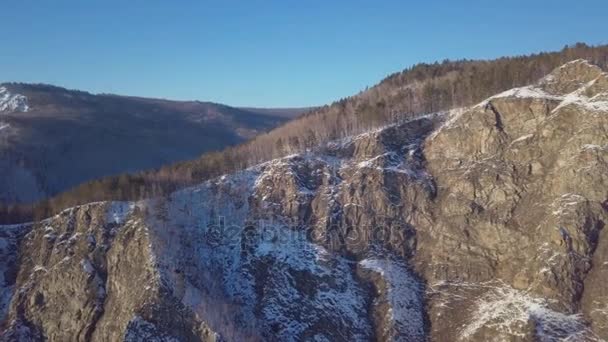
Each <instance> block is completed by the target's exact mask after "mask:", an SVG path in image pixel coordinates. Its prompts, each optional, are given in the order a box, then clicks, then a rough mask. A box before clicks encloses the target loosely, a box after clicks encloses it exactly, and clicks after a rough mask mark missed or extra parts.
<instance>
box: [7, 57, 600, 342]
mask: <svg viewBox="0 0 608 342" xmlns="http://www.w3.org/2000/svg"><path fill="white" fill-rule="evenodd" d="M606 222H608V76H607V75H606V74H605V73H603V72H602V71H601V70H600V69H599V68H597V67H594V66H592V65H590V64H588V63H587V62H585V61H580V60H579V61H574V62H571V63H568V64H566V65H564V66H563V67H561V68H559V69H557V70H555V71H554V72H553V73H551V74H550V75H548V76H547V77H545V78H544V79H542V80H541V81H539V83H538V84H536V85H532V86H528V87H524V88H518V89H513V90H510V91H508V92H505V93H502V94H498V95H496V96H494V97H491V98H489V99H488V100H486V101H484V102H482V103H480V104H478V105H476V106H473V107H471V108H465V109H459V110H453V111H451V112H449V113H440V114H436V115H429V116H425V117H420V118H418V119H416V120H412V121H409V122H402V123H399V124H395V125H392V126H389V127H385V128H382V129H379V130H376V131H373V132H368V133H365V134H362V135H359V136H356V137H352V138H350V139H344V140H342V141H337V142H333V143H331V144H328V145H327V146H323V147H320V148H319V149H318V150H316V151H313V152H307V153H303V154H298V155H292V156H288V157H285V158H281V159H277V160H273V161H270V162H267V163H264V164H261V165H258V166H256V167H253V168H250V169H247V170H244V171H242V172H239V173H236V174H232V175H226V176H223V177H221V178H219V179H216V180H213V181H209V182H206V183H203V184H201V185H199V186H197V187H194V188H189V189H185V190H182V191H179V192H176V193H174V194H172V195H171V196H168V197H167V198H156V199H151V200H147V201H141V202H137V203H94V204H88V205H83V206H80V207H77V208H73V209H71V210H68V211H65V212H63V213H62V214H60V215H58V216H56V217H53V218H49V219H47V220H45V221H42V222H38V223H33V224H31V225H24V226H11V227H3V228H2V230H0V234H1V235H0V238H1V240H0V255H1V256H2V257H3V258H2V259H1V260H0V267H2V270H1V271H3V272H4V278H0V279H2V280H4V283H3V284H0V285H1V286H2V287H0V290H1V291H2V292H1V293H0V294H1V296H0V309H1V310H0V314H2V315H3V316H4V317H3V318H2V319H3V323H2V324H3V325H2V326H1V328H2V336H3V338H4V339H6V340H27V339H30V340H43V339H48V340H56V341H63V340H79V341H88V340H91V341H105V340H125V341H140V340H141V341H144V340H145V341H150V340H157V341H190V340H193V341H197V340H205V341H214V340H229V341H247V340H253V341H256V340H270V341H273V340H281V341H301V340H306V341H362V340H380V341H427V340H432V341H454V340H462V341H560V340H568V341H601V340H605V339H608V287H606V286H605V283H606V281H608V236H607V235H606V229H605V224H606ZM9 299H10V306H6V305H3V303H8V302H9Z"/></svg>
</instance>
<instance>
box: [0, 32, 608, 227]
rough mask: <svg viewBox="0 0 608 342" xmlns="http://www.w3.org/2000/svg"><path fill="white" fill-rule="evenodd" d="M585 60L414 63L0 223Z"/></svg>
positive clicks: (216, 171)
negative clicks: (282, 119)
mask: <svg viewBox="0 0 608 342" xmlns="http://www.w3.org/2000/svg"><path fill="white" fill-rule="evenodd" d="M579 58H584V59H587V60H588V61H589V62H591V63H593V64H595V65H598V66H600V67H601V68H603V69H604V70H606V69H607V68H608V45H603V46H588V45H585V44H582V43H578V44H575V45H572V46H566V47H565V48H564V49H562V50H561V51H558V52H543V53H539V54H533V55H527V56H516V57H503V58H498V59H495V60H458V61H448V60H446V61H443V62H435V63H432V64H427V63H421V64H417V65H414V66H412V67H410V68H407V69H405V70H403V71H401V72H397V73H394V74H392V75H390V76H388V77H386V78H385V79H384V80H382V81H381V82H380V83H378V84H377V85H375V86H373V87H370V88H368V89H366V90H364V91H361V92H360V93H358V94H356V95H354V96H351V97H348V98H344V99H340V100H338V101H336V102H334V103H332V104H331V105H326V106H324V107H320V108H316V109H314V110H312V111H310V112H308V113H306V114H304V115H302V116H301V117H299V118H297V119H295V120H292V121H289V122H287V123H285V124H283V125H282V126H280V127H278V128H275V129H274V130H272V131H270V132H268V133H264V134H261V135H258V136H256V137H255V138H253V139H251V140H249V141H248V142H246V143H243V144H240V145H237V146H234V147H229V148H227V149H225V150H223V151H221V152H211V153H207V154H204V155H202V156H201V157H200V158H197V159H194V160H191V161H187V162H180V163H177V164H173V165H168V166H164V167H161V168H159V169H155V170H149V171H145V172H139V173H133V174H123V175H120V176H115V177H106V178H102V179H98V180H94V181H90V182H86V183H84V184H81V185H79V186H77V187H75V188H73V189H71V190H69V191H67V192H64V193H62V194H59V195H58V196H55V197H53V198H51V199H48V200H45V201H41V202H38V203H34V204H31V205H20V206H15V205H13V206H10V207H4V208H2V209H0V210H1V211H2V212H0V218H2V219H3V223H8V222H18V221H28V220H31V219H33V218H42V217H47V216H50V215H52V214H54V213H57V212H59V211H61V210H62V209H65V208H68V207H72V206H75V205H78V204H82V203H87V202H94V201H101V200H137V199H142V198H147V197H151V196H160V195H165V194H168V193H170V192H172V191H174V190H176V189H179V188H181V187H185V186H188V185H192V184H196V183H200V182H201V181H204V180H207V179H210V178H213V177H217V176H219V175H222V174H225V173H229V172H233V171H237V170H241V169H244V168H246V167H248V166H250V165H253V164H257V163H259V162H263V161H266V160H270V159H273V158H276V157H280V156H284V155H286V154H290V153H294V152H298V151H303V150H306V149H310V148H313V147H315V146H317V145H319V144H321V143H324V142H327V141H331V140H334V139H339V138H342V137H346V136H350V135H353V134H357V133H360V132H363V131H366V130H370V129H373V128H376V127H380V126H383V125H387V124H390V123H393V122H398V121H403V120H407V119H410V118H414V117H416V116H419V115H422V114H425V113H433V112H439V111H444V110H448V109H452V108H458V107H464V106H468V105H472V104H475V103H477V102H479V101H481V100H483V99H485V98H486V97H488V96H491V95H493V94H495V93H498V92H501V91H504V90H507V89H510V88H513V87H518V86H523V85H526V84H529V83H533V82H535V81H536V80H537V79H539V78H540V77H542V76H544V75H546V74H547V73H549V72H550V71H551V70H552V69H554V68H556V67H558V66H560V65H562V64H564V63H566V62H568V61H571V60H574V59H579Z"/></svg>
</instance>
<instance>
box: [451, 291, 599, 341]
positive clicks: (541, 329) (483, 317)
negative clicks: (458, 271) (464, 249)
mask: <svg viewBox="0 0 608 342" xmlns="http://www.w3.org/2000/svg"><path fill="white" fill-rule="evenodd" d="M453 286H459V285H458V284H453ZM468 286H473V287H478V288H482V289H485V290H486V291H485V293H484V294H483V295H482V296H480V297H479V298H478V299H477V301H476V303H475V308H474V310H473V312H472V313H471V315H470V318H469V321H468V323H467V324H466V325H465V326H464V327H463V329H462V331H461V334H460V338H461V339H463V340H466V339H468V338H470V337H471V336H473V335H474V334H475V333H476V332H478V331H479V330H481V329H482V328H483V329H492V330H493V331H495V332H496V333H497V334H501V336H503V337H504V338H506V336H517V337H525V327H526V326H527V324H528V323H529V322H532V323H533V324H534V334H535V335H536V337H537V338H538V340H539V341H547V342H549V341H558V340H559V341H582V340H585V341H599V339H598V338H597V336H595V335H594V334H593V333H592V332H591V331H590V330H589V329H588V328H587V326H586V323H585V321H584V319H583V317H582V316H581V315H579V314H568V313H563V312H559V311H555V310H554V309H552V308H551V307H550V306H551V305H550V304H551V303H550V302H549V301H548V300H546V299H543V298H539V297H536V296H534V295H532V294H530V293H528V292H526V291H521V290H516V289H513V288H512V287H510V286H508V285H506V284H502V283H494V284H478V285H471V284H469V285H468Z"/></svg>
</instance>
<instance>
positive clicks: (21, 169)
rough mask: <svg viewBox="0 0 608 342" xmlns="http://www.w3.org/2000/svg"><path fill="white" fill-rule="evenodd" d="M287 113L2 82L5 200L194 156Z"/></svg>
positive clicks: (0, 196)
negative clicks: (277, 113) (264, 112)
mask: <svg viewBox="0 0 608 342" xmlns="http://www.w3.org/2000/svg"><path fill="white" fill-rule="evenodd" d="M285 120H286V118H284V117H281V115H266V114H260V113H254V112H250V111H246V110H242V109H236V108H231V107H228V106H224V105H220V104H214V103H205V102H176V101H166V100H157V99H145V98H135V97H122V96H114V95H91V94H89V93H85V92H79V91H71V90H66V89H63V88H58V87H53V86H45V85H30V84H5V85H0V156H1V158H0V202H9V203H10V202H31V201H35V200H39V199H41V198H45V197H47V196H50V195H54V194H56V193H58V192H60V191H64V190H66V189H68V188H69V187H72V186H75V185H76V184H79V183H82V182H84V181H87V180H91V179H93V178H98V177H102V176H108V175H115V174H119V173H124V172H134V171H139V170H143V169H148V168H155V167H159V166H161V165H164V164H166V163H171V162H175V161H180V160H184V159H190V158H194V157H197V156H199V155H200V154H201V153H203V152H206V151H210V150H218V149H222V148H224V147H226V146H229V145H234V144H236V143H239V142H242V141H244V140H246V139H249V138H251V137H253V136H254V135H256V134H258V133H260V132H264V131H266V130H268V129H270V128H272V127H275V126H276V125H278V124H279V123H281V122H284V121H285Z"/></svg>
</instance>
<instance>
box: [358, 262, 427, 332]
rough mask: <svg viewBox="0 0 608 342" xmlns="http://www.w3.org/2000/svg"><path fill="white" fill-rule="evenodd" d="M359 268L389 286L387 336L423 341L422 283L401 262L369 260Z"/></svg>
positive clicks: (360, 263)
mask: <svg viewBox="0 0 608 342" xmlns="http://www.w3.org/2000/svg"><path fill="white" fill-rule="evenodd" d="M359 265H360V266H361V267H363V268H365V269H368V270H371V271H372V272H375V273H378V274H379V275H380V276H381V277H382V279H383V280H384V282H385V283H386V288H387V289H386V295H385V296H386V298H385V300H386V302H387V304H388V305H389V309H388V310H387V312H386V313H385V317H384V320H385V321H386V323H385V324H386V325H385V333H386V334H387V335H389V336H392V337H393V340H394V341H423V340H424V336H425V333H424V301H423V298H424V296H423V287H422V285H421V283H420V281H419V280H418V279H416V277H415V276H414V275H413V274H412V272H411V271H410V270H409V269H408V268H407V267H406V266H405V265H404V264H403V263H402V262H400V261H398V260H390V259H377V258H368V259H364V260H362V261H360V262H359ZM377 301H378V300H377ZM376 305H377V303H376Z"/></svg>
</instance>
